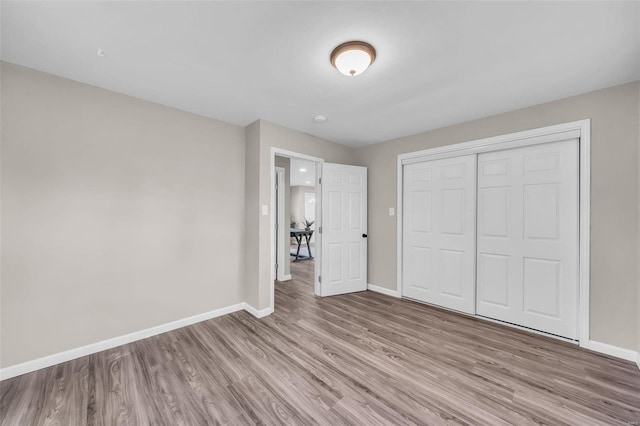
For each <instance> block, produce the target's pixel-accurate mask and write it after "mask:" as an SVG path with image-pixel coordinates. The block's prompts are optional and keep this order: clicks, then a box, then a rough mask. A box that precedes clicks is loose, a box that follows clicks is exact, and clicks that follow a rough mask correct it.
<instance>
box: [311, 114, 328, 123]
mask: <svg viewBox="0 0 640 426" xmlns="http://www.w3.org/2000/svg"><path fill="white" fill-rule="evenodd" d="M313 121H315V122H316V123H324V122H326V121H327V117H326V116H324V115H316V116H315V117H313Z"/></svg>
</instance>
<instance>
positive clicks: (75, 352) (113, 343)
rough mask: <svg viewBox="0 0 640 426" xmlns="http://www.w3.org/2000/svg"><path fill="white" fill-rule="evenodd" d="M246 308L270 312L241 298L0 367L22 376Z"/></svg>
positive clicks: (2, 375) (0, 376)
mask: <svg viewBox="0 0 640 426" xmlns="http://www.w3.org/2000/svg"><path fill="white" fill-rule="evenodd" d="M241 310H246V311H247V312H249V313H250V314H251V315H253V316H255V317H257V318H261V317H262V316H266V315H269V314H270V313H271V312H269V313H265V312H263V311H266V309H263V310H262V311H258V310H257V309H255V308H254V307H253V306H251V305H249V304H247V303H245V302H241V303H236V304H235V305H231V306H226V307H224V308H219V309H214V310H213V311H209V312H205V313H202V314H198V315H193V316H191V317H187V318H183V319H179V320H176V321H171V322H168V323H165V324H161V325H157V326H154V327H149V328H146V329H144V330H139V331H134V332H133V333H129V334H125V335H123V336H118V337H113V338H111V339H106V340H101V341H99V342H95V343H90V344H88V345H85V346H80V347H78V348H74V349H69V350H67V351H63V352H58V353H56V354H52V355H47V356H44V357H42V358H36V359H34V360H31V361H26V362H22V363H20V364H14V365H10V366H8V367H4V368H2V369H0V381H1V380H6V379H10V378H12V377H16V376H21V375H23V374H26V373H30V372H32V371H36V370H40V369H43V368H46V367H51V366H52V365H56V364H60V363H63V362H67V361H71V360H72V359H76V358H80V357H83V356H87V355H91V354H95V353H97V352H101V351H104V350H107V349H111V348H115V347H117V346H122V345H126V344H127V343H132V342H135V341H138V340H142V339H146V338H147V337H151V336H155V335H158V334H162V333H166V332H168V331H172V330H176V329H178V328H182V327H186V326H188V325H192V324H196V323H199V322H202V321H207V320H210V319H212V318H216V317H220V316H222V315H227V314H230V313H233V312H237V311H241Z"/></svg>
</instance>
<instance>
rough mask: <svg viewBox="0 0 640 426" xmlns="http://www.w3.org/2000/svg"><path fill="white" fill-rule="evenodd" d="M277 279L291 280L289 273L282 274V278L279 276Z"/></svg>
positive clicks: (281, 280)
mask: <svg viewBox="0 0 640 426" xmlns="http://www.w3.org/2000/svg"><path fill="white" fill-rule="evenodd" d="M276 279H277V280H278V281H280V282H283V281H290V280H291V274H287V275H283V276H282V279H280V278H276Z"/></svg>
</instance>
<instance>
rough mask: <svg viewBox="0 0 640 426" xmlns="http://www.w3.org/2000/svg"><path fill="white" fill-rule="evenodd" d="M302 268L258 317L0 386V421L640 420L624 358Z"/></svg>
mask: <svg viewBox="0 0 640 426" xmlns="http://www.w3.org/2000/svg"><path fill="white" fill-rule="evenodd" d="M312 267H313V263H312V262H296V263H294V264H292V271H293V275H294V277H296V278H295V279H294V280H293V281H289V282H286V283H276V312H275V313H274V314H273V315H271V316H269V317H267V318H263V319H260V320H258V319H256V318H254V317H252V316H251V315H249V314H247V313H245V312H237V313H234V314H231V315H227V316H224V317H220V318H216V319H213V320H209V321H205V322H202V323H199V324H196V325H192V326H189V327H185V328H183V329H180V330H176V331H173V332H170V333H166V334H163V335H159V336H155V337H151V338H149V339H146V340H143V341H139V342H135V343H132V344H128V345H125V346H121V347H118V348H115V349H111V350H108V351H104V352H101V353H98V354H95V355H91V356H87V357H84V358H81V359H77V360H74V361H71V362H68V363H65V364H61V365H58V366H54V367H51V368H47V369H44V370H40V371H37V372H34V373H30V374H26V375H24V376H20V377H16V378H14V379H10V380H6V381H3V382H2V384H1V385H0V413H1V414H0V415H1V416H2V417H1V423H2V424H3V425H45V424H59V425H84V424H88V425H116V424H130V425H149V424H156V425H179V424H183V425H205V424H219V423H223V424H278V425H279V424H326V425H340V424H362V425H377V424H393V425H404V424H433V425H439V424H473V425H477V424H486V425H526V424H550V425H563V424H571V425H581V426H583V425H596V424H597V425H630V424H638V423H637V422H640V371H638V369H637V367H636V366H635V365H634V364H633V363H631V362H625V361H621V360H617V359H613V358H608V357H606V356H602V355H599V354H596V353H592V352H589V351H586V350H582V349H579V348H577V347H575V346H574V345H571V344H567V343H563V342H560V341H557V340H554V339H550V338H546V337H541V336H537V335H532V334H528V333H525V332H521V331H517V330H514V329H511V328H508V327H504V326H501V325H497V324H491V323H487V322H484V321H481V320H476V319H473V318H469V317H465V316H461V315H457V314H454V313H450V312H447V311H444V310H439V309H436V308H432V307H428V306H425V305H421V304H418V303H413V302H409V301H405V300H399V299H394V298H390V297H387V296H383V295H380V294H376V293H372V292H363V293H356V294H351V295H345V296H335V297H330V298H323V299H321V298H316V297H315V296H313V286H312V285H311V283H310V282H304V281H303V280H300V279H298V277H305V276H307V277H308V276H310V272H309V271H310V268H312ZM296 272H297V273H296ZM634 422H636V423H634Z"/></svg>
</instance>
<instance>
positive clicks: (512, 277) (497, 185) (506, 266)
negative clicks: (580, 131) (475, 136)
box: [476, 139, 579, 339]
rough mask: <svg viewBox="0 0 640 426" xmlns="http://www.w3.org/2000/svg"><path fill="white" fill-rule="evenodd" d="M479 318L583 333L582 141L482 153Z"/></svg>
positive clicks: (568, 333) (569, 333)
mask: <svg viewBox="0 0 640 426" xmlns="http://www.w3.org/2000/svg"><path fill="white" fill-rule="evenodd" d="M477 226H478V243H477V244H478V247H477V251H478V259H477V264H478V272H477V285H478V287H477V306H476V312H477V314H478V315H483V316H486V317H490V318H494V319H498V320H502V321H506V322H510V323H513V324H518V325H521V326H525V327H529V328H532V329H536V330H540V331H545V332H548V333H552V334H556V335H558V336H563V337H567V338H570V339H576V338H577V309H578V308H577V307H578V226H579V223H578V140H577V139H574V140H569V141H564V142H555V143H549V144H542V145H535V146H530V147H524V148H516V149H509V150H504V151H496V152H491V153H483V154H479V155H478V225H477Z"/></svg>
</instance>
